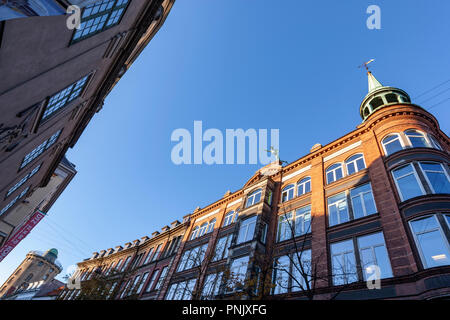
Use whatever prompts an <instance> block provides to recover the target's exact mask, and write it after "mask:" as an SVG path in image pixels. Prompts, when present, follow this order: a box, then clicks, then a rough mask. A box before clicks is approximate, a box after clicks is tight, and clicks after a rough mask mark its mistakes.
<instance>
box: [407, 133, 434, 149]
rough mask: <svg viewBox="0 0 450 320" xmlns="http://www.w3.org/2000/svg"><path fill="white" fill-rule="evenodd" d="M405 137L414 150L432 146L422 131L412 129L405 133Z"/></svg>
mask: <svg viewBox="0 0 450 320" xmlns="http://www.w3.org/2000/svg"><path fill="white" fill-rule="evenodd" d="M405 135H406V136H407V137H408V140H409V143H410V144H411V147H413V148H430V147H431V145H430V143H429V142H428V140H427V138H426V137H425V134H423V133H422V132H420V131H417V130H414V129H410V130H406V131H405Z"/></svg>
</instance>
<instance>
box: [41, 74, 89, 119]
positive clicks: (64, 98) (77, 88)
mask: <svg viewBox="0 0 450 320" xmlns="http://www.w3.org/2000/svg"><path fill="white" fill-rule="evenodd" d="M88 79H89V75H86V76H84V77H83V78H81V79H80V80H78V81H76V82H74V83H72V84H71V85H69V86H68V87H66V88H64V89H63V90H61V91H59V92H57V93H55V94H54V95H53V96H51V97H50V99H49V100H48V103H47V105H46V106H45V109H44V112H43V114H42V117H41V122H43V121H45V120H47V119H48V118H50V116H52V115H53V114H55V112H56V111H58V110H60V109H61V108H63V107H65V106H67V105H68V104H69V103H70V102H71V101H73V100H75V99H76V98H78V97H79V96H80V95H81V93H82V92H83V89H84V88H85V86H86V83H87V82H88Z"/></svg>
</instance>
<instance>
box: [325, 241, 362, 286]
mask: <svg viewBox="0 0 450 320" xmlns="http://www.w3.org/2000/svg"><path fill="white" fill-rule="evenodd" d="M331 256H332V259H331V263H332V273H333V284H334V285H341V284H347V283H351V282H355V281H358V275H357V271H356V262H355V253H354V249H353V241H352V240H346V241H341V242H338V243H333V244H331Z"/></svg>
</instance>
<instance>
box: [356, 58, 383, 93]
mask: <svg viewBox="0 0 450 320" xmlns="http://www.w3.org/2000/svg"><path fill="white" fill-rule="evenodd" d="M373 61H375V59H370V60H369V61H367V62H365V63H363V64H362V65H360V66H359V68H361V67H364V68H365V69H366V70H367V76H368V78H369V93H370V92H372V91H373V90H375V89H377V88H381V87H382V86H383V85H382V84H381V83H380V82H379V81H378V80H377V79H376V78H375V77H374V75H373V74H372V72H370V70H369V67H368V65H369V63H372V62H373Z"/></svg>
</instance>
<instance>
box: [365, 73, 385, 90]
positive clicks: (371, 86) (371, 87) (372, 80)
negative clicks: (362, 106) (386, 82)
mask: <svg viewBox="0 0 450 320" xmlns="http://www.w3.org/2000/svg"><path fill="white" fill-rule="evenodd" d="M367 76H368V78H369V92H371V91H373V90H375V89H377V88H381V87H382V86H383V85H382V84H381V83H380V82H379V81H378V80H377V78H375V76H374V75H373V74H372V72H370V71H367Z"/></svg>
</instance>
